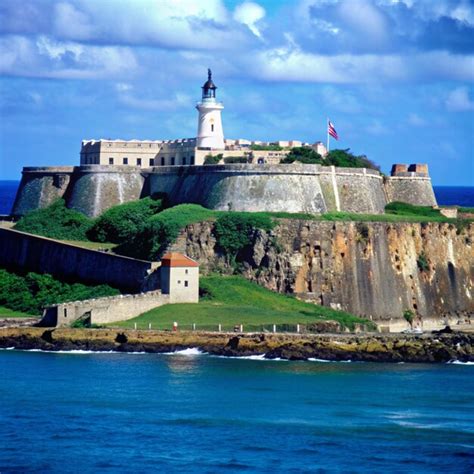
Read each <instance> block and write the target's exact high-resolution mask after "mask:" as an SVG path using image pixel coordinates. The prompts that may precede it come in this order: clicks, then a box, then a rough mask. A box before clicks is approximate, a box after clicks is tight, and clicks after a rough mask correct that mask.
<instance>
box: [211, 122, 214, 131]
mask: <svg viewBox="0 0 474 474" xmlns="http://www.w3.org/2000/svg"><path fill="white" fill-rule="evenodd" d="M213 131H214V124H213V123H211V132H213Z"/></svg>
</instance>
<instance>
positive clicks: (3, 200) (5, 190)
mask: <svg viewBox="0 0 474 474" xmlns="http://www.w3.org/2000/svg"><path fill="white" fill-rule="evenodd" d="M19 185H20V181H15V180H0V214H9V213H10V212H11V210H12V206H13V202H14V201H15V196H16V192H17V190H18V186H19ZM433 189H434V192H435V195H436V200H437V201H438V204H439V205H441V206H453V205H458V206H461V207H474V186H433Z"/></svg>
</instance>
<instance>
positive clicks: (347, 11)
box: [339, 0, 388, 42]
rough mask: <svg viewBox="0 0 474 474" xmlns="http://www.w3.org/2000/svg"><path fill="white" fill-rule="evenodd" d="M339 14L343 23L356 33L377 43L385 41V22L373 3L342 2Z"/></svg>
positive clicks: (363, 0)
mask: <svg viewBox="0 0 474 474" xmlns="http://www.w3.org/2000/svg"><path fill="white" fill-rule="evenodd" d="M339 13H340V16H341V19H342V20H343V21H344V23H345V24H346V25H347V26H349V27H351V28H352V29H353V30H355V32H356V33H358V34H360V35H364V36H365V37H368V38H369V39H371V40H373V41H377V42H381V41H382V42H385V41H386V40H387V31H388V25H387V22H386V20H385V17H384V16H383V15H382V13H381V12H380V11H379V9H378V8H376V7H375V6H374V5H373V3H371V2H369V1H367V0H344V1H343V2H341V4H340V7H339Z"/></svg>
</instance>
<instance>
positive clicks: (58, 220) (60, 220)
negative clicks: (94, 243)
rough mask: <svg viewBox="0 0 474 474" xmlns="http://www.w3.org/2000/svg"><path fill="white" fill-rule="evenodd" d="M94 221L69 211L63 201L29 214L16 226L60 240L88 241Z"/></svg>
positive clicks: (25, 230)
mask: <svg viewBox="0 0 474 474" xmlns="http://www.w3.org/2000/svg"><path fill="white" fill-rule="evenodd" d="M92 223H93V220H92V219H90V218H88V217H86V216H85V215H84V214H81V213H80V212H77V211H74V210H72V209H68V208H67V207H66V204H65V202H64V200H63V199H58V200H57V201H55V202H54V203H53V204H51V205H50V206H48V207H45V208H43V209H36V210H34V211H31V212H28V213H27V214H26V215H25V216H24V217H22V218H21V219H20V220H19V221H18V222H17V223H16V225H15V227H14V228H15V229H16V230H20V231H22V232H29V233H31V234H37V235H43V236H45V237H50V238H52V239H59V240H87V231H88V230H89V229H90V227H91V225H92Z"/></svg>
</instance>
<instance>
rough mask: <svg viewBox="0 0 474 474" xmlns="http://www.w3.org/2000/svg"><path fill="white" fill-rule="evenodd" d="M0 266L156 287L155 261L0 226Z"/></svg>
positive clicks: (124, 286)
mask: <svg viewBox="0 0 474 474" xmlns="http://www.w3.org/2000/svg"><path fill="white" fill-rule="evenodd" d="M0 267H2V268H7V269H11V270H13V271H22V272H25V271H30V272H37V273H49V274H51V275H53V276H55V277H56V278H60V279H63V280H66V281H80V282H83V283H86V284H102V283H106V284H108V285H111V286H113V287H115V288H118V289H121V290H123V291H127V292H132V293H133V292H139V291H143V290H151V289H155V288H157V285H156V278H157V272H154V270H155V269H156V268H157V263H156V262H155V263H153V262H146V261H144V260H135V259H132V258H128V257H122V256H120V255H115V254H112V253H105V252H100V251H97V250H91V249H86V248H83V247H78V246H76V245H70V244H66V243H64V242H59V241H56V240H53V239H48V238H46V237H40V236H37V235H32V234H27V233H25V232H19V231H17V230H13V229H4V228H0ZM152 283H155V284H154V285H152Z"/></svg>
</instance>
